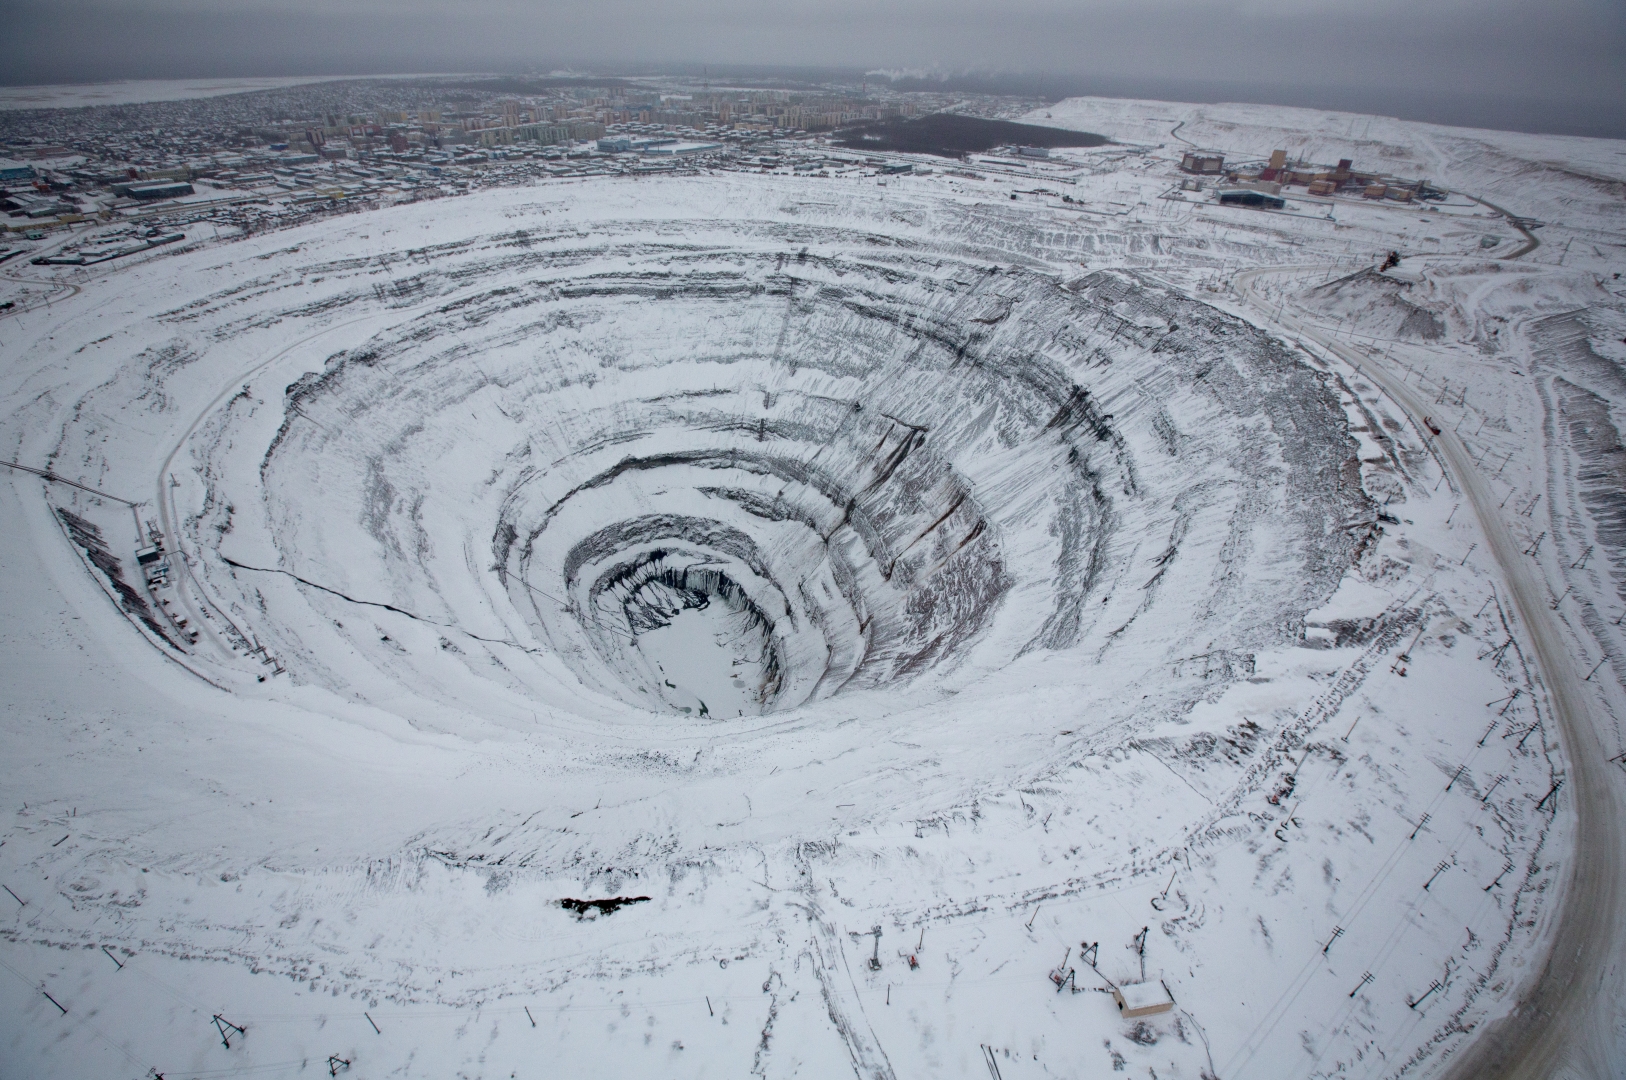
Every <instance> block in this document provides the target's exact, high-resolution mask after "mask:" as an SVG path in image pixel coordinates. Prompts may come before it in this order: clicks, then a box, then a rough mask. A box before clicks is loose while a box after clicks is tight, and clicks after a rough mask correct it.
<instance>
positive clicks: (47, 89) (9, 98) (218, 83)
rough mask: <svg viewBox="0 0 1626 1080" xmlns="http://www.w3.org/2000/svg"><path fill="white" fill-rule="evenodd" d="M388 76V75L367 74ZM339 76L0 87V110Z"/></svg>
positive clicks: (178, 97)
mask: <svg viewBox="0 0 1626 1080" xmlns="http://www.w3.org/2000/svg"><path fill="white" fill-rule="evenodd" d="M369 77H370V78H380V77H383V78H388V77H389V76H369ZM339 78H342V76H333V75H306V76H277V77H259V78H232V79H122V80H119V81H116V82H99V83H60V84H54V85H45V86H39V85H36V86H0V109H76V108H82V107H84V106H87V105H139V104H145V103H148V102H154V101H187V100H190V99H192V98H211V97H222V96H224V95H226V94H248V93H252V92H254V91H256V90H278V89H281V88H282V87H285V86H305V85H307V84H309V83H319V82H334V81H337V79H339Z"/></svg>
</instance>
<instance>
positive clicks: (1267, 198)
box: [1217, 187, 1287, 210]
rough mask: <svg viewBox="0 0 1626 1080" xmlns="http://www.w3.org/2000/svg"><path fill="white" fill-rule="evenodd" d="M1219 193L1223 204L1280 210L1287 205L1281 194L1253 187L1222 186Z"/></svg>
mask: <svg viewBox="0 0 1626 1080" xmlns="http://www.w3.org/2000/svg"><path fill="white" fill-rule="evenodd" d="M1217 194H1218V195H1219V201H1220V205H1221V206H1252V207H1255V208H1256V209H1269V210H1280V209H1281V208H1282V207H1284V206H1286V205H1287V200H1286V199H1284V198H1282V197H1281V196H1280V195H1272V194H1271V193H1270V192H1268V191H1255V190H1254V189H1253V188H1242V187H1237V188H1221V189H1220V190H1219V192H1217Z"/></svg>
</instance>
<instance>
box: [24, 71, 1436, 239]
mask: <svg viewBox="0 0 1626 1080" xmlns="http://www.w3.org/2000/svg"><path fill="white" fill-rule="evenodd" d="M1042 104H1043V103H1042V102H1039V101H1025V100H1022V99H1017V98H1011V97H986V98H981V97H977V96H975V95H970V96H968V95H964V94H937V93H923V92H895V91H893V90H892V89H891V88H890V86H889V85H888V84H886V83H884V82H882V83H878V84H875V85H871V84H869V83H866V82H860V83H859V84H857V85H852V86H846V85H838V86H811V87H796V86H786V87H746V88H741V87H738V86H729V87H724V86H713V85H711V83H710V82H709V80H705V79H700V80H681V79H680V80H673V79H649V80H634V79H624V78H615V79H590V78H558V77H549V78H541V77H538V78H525V77H487V78H438V79H361V80H349V81H340V82H330V83H319V84H312V85H307V86H296V87H288V88H283V89H277V90H266V91H258V92H251V93H244V94H237V95H229V96H223V97H214V98H203V99H193V100H186V101H173V102H156V103H151V104H140V105H104V106H89V107H81V108H72V109H36V110H18V111H12V112H7V113H0V211H4V214H5V217H4V218H3V219H0V229H4V230H5V232H4V233H0V236H3V235H9V236H10V237H12V238H13V239H12V240H10V241H3V242H0V261H4V260H6V259H9V258H15V257H18V256H24V255H28V254H30V249H29V246H28V244H27V243H26V241H28V240H40V239H44V238H45V237H46V236H47V234H48V233H50V232H51V231H54V230H60V229H64V228H72V227H74V226H82V225H86V224H89V225H96V226H101V228H99V229H98V230H96V237H95V239H94V241H90V240H88V239H87V240H86V241H85V242H84V243H78V244H69V245H66V246H61V247H57V248H55V249H54V250H53V251H51V252H50V253H49V254H48V255H44V256H41V259H42V260H44V261H49V262H53V263H58V264H79V265H89V264H93V263H98V262H103V261H106V260H109V259H116V258H120V257H122V256H124V255H127V254H131V253H134V252H137V251H142V250H146V249H148V248H150V247H153V246H157V245H160V244H169V243H174V242H176V241H178V240H181V239H184V238H185V235H186V234H184V233H182V232H181V231H180V230H183V229H186V228H188V227H195V226H199V225H201V224H208V225H212V226H214V227H216V228H217V229H218V230H219V232H220V234H231V233H235V234H247V233H252V232H256V231H260V230H263V229H267V228H276V227H281V226H286V225H291V224H295V223H298V222H300V221H304V220H307V219H309V218H312V217H317V216H326V215H332V214H342V213H349V212H355V211H358V210H366V209H375V208H377V207H379V206H384V205H390V204H393V203H399V202H415V201H419V200H422V199H434V198H443V197H447V196H454V195H460V194H466V193H468V192H471V191H476V190H479V189H481V188H487V187H493V186H511V185H517V184H525V183H532V182H535V181H537V180H543V179H569V178H580V177H589V176H608V175H620V176H633V177H636V176H644V175H661V174H672V173H693V172H698V171H702V170H708V171H710V170H719V169H723V170H745V171H752V172H780V173H786V174H795V175H804V176H810V177H819V176H850V175H854V174H857V175H863V176H879V177H885V176H887V175H891V174H897V173H907V172H929V171H932V169H933V166H932V164H931V162H932V160H933V159H934V158H936V159H942V165H941V167H943V168H945V169H946V170H948V171H950V172H951V173H955V174H957V175H959V176H960V177H963V178H967V179H981V178H984V177H989V178H993V177H995V176H1004V177H1006V178H1017V179H1034V180H1050V181H1056V182H1059V183H1063V184H1065V183H1069V182H1071V181H1072V180H1074V179H1076V178H1077V176H1079V175H1083V174H1087V173H1088V172H1090V171H1091V169H1090V167H1089V165H1088V164H1087V163H1085V162H1082V161H1080V160H1078V159H1073V160H1067V161H1064V160H1054V161H1052V160H1050V151H1051V149H1052V148H1054V147H1060V146H1069V147H1087V148H1099V149H1098V150H1097V151H1096V152H1097V153H1102V152H1104V153H1105V158H1104V159H1102V160H1100V161H1099V162H1098V164H1100V165H1108V164H1111V163H1112V162H1113V161H1116V160H1120V159H1121V157H1122V155H1125V154H1130V155H1133V154H1141V153H1145V152H1146V151H1147V150H1151V149H1158V148H1160V147H1157V148H1154V147H1137V146H1130V145H1117V144H1109V143H1108V140H1106V139H1104V138H1102V137H1100V136H1093V135H1089V134H1088V133H1080V132H1066V131H1063V130H1062V129H1057V128H1041V127H1037V126H1034V125H1026V124H1014V123H1010V122H1009V118H1011V117H1015V116H1019V115H1023V114H1025V113H1027V112H1028V111H1030V110H1032V109H1034V108H1036V107H1039V106H1041V105H1042ZM1030 143H1033V144H1035V145H1029V144H1030ZM1180 169H1181V172H1182V173H1183V174H1185V178H1184V179H1183V180H1182V181H1181V182H1179V183H1178V185H1176V186H1175V187H1174V188H1171V190H1170V191H1169V192H1167V193H1166V194H1165V197H1166V198H1174V199H1184V198H1186V197H1187V195H1186V194H1184V193H1185V192H1204V193H1205V194H1203V195H1200V196H1198V197H1199V198H1202V199H1204V200H1212V201H1215V202H1218V203H1221V204H1225V205H1238V206H1247V207H1253V208H1261V209H1280V208H1281V207H1282V206H1283V205H1284V203H1285V200H1284V197H1283V190H1284V188H1288V187H1291V186H1292V185H1295V184H1297V185H1299V186H1301V187H1302V188H1303V189H1304V191H1305V193H1306V194H1307V195H1310V196H1322V197H1331V196H1335V195H1346V196H1347V195H1359V196H1362V197H1364V198H1367V199H1372V198H1382V199H1388V200H1398V201H1410V200H1413V199H1427V198H1432V197H1439V196H1440V195H1441V193H1440V192H1439V191H1437V190H1436V189H1431V188H1429V187H1428V185H1427V183H1426V182H1425V181H1422V180H1416V179H1402V178H1394V177H1385V176H1383V175H1381V174H1379V173H1374V172H1370V171H1365V170H1361V169H1358V168H1355V167H1354V165H1353V164H1352V163H1351V162H1350V161H1348V160H1344V161H1341V162H1339V163H1337V164H1336V165H1327V166H1316V165H1312V164H1309V163H1305V162H1300V161H1294V162H1289V161H1288V160H1287V157H1286V152H1285V151H1279V152H1278V153H1277V154H1276V155H1274V156H1272V157H1271V158H1270V159H1269V160H1268V161H1259V162H1241V163H1234V162H1233V163H1227V162H1226V160H1225V158H1224V156H1223V154H1220V153H1210V152H1206V151H1203V150H1201V149H1193V150H1191V151H1190V152H1187V153H1186V154H1185V155H1184V158H1183V160H1182V162H1181V166H1180ZM1036 190H1039V189H1036ZM1050 194H1052V195H1055V196H1056V197H1058V198H1059V199H1060V200H1061V201H1063V202H1073V200H1072V199H1071V198H1070V197H1068V196H1066V195H1061V194H1060V193H1056V192H1050ZM121 225H122V226H125V227H124V228H119V227H118V226H121Z"/></svg>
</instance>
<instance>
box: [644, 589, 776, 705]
mask: <svg viewBox="0 0 1626 1080" xmlns="http://www.w3.org/2000/svg"><path fill="white" fill-rule="evenodd" d="M633 643H634V646H635V647H636V649H637V651H638V654H639V656H640V657H641V658H642V660H643V662H644V664H645V665H646V667H647V668H648V672H649V677H648V685H649V686H650V687H651V688H652V689H653V690H654V691H655V693H656V694H658V695H660V698H661V700H662V701H663V702H664V703H665V704H666V705H667V707H669V708H670V709H672V710H674V711H676V712H680V713H685V714H688V715H691V716H696V717H700V716H706V717H736V716H757V715H760V714H761V713H762V712H763V710H764V699H765V697H766V696H767V690H766V683H767V679H768V657H769V652H768V650H769V646H768V642H767V641H766V639H765V638H764V636H763V634H762V631H761V625H760V623H759V622H758V621H757V620H754V619H752V618H751V617H750V616H749V614H747V613H746V612H742V611H739V610H731V609H730V608H729V606H728V605H726V604H721V603H713V604H708V605H706V606H705V607H700V608H686V609H684V610H682V611H680V612H678V613H677V614H675V615H673V616H671V617H670V620H669V621H667V622H666V624H665V625H664V626H659V627H656V628H654V629H652V630H646V631H644V632H642V633H640V634H638V635H637V636H636V637H635V638H634V639H633Z"/></svg>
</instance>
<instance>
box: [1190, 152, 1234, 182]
mask: <svg viewBox="0 0 1626 1080" xmlns="http://www.w3.org/2000/svg"><path fill="white" fill-rule="evenodd" d="M1180 168H1181V169H1182V170H1183V171H1185V172H1188V173H1197V174H1198V175H1199V176H1208V175H1213V174H1215V173H1222V172H1224V171H1225V155H1224V154H1204V153H1201V152H1200V151H1195V150H1188V151H1186V155H1185V156H1184V157H1182V158H1181V159H1180Z"/></svg>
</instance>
